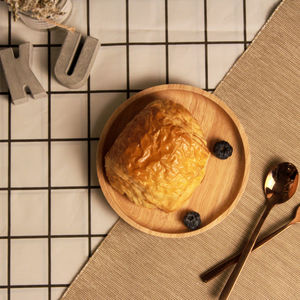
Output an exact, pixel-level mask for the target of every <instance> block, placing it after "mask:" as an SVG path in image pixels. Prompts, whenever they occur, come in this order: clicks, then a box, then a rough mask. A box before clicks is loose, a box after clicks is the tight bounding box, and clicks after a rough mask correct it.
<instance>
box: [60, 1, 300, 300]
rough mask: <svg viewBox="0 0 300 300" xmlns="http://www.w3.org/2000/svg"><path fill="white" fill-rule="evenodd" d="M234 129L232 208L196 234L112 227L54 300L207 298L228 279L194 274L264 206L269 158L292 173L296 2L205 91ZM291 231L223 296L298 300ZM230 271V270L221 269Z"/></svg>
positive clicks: (297, 90) (280, 210)
mask: <svg viewBox="0 0 300 300" xmlns="http://www.w3.org/2000/svg"><path fill="white" fill-rule="evenodd" d="M215 94H216V95H217V96H218V97H220V98H221V99H222V100H223V101H225V102H226V103H227V105H228V106H229V107H230V108H231V109H232V110H233V111H234V112H235V113H236V115H237V116H238V118H239V119H240V121H241V123H242V124H243V125H244V127H245V130H246V133H247V135H248V138H249V144H250V147H251V160H252V161H251V171H250V178H249V182H248V185H247V187H246V191H245V193H244V195H243V197H242V198H241V200H240V202H239V204H238V206H237V208H236V209H235V210H234V212H233V213H232V214H231V215H230V216H229V217H227V218H226V219H225V220H224V221H223V222H221V223H220V224H219V225H217V226H215V227H214V228H213V229H211V230H209V231H207V232H205V233H203V234H200V235H198V236H196V237H191V238H184V239H165V238H157V237H154V236H150V235H147V234H144V233H142V232H139V231H137V230H136V229H134V228H132V227H130V226H129V225H127V224H126V223H125V222H123V221H122V220H119V221H118V222H117V223H116V225H115V226H114V228H113V229H112V230H111V232H110V233H109V235H108V236H107V238H106V239H105V240H104V241H103V242H102V244H101V245H100V247H99V248H98V249H97V250H96V252H95V253H94V255H93V256H92V258H91V259H90V260H89V262H88V263H87V264H86V266H85V267H84V268H83V269H82V271H81V272H80V273H79V275H78V276H77V277H76V278H75V280H74V281H73V283H72V284H71V286H70V287H69V289H68V290H67V291H66V293H65V295H64V296H63V298H62V299H64V300H71V299H74V300H75V299H76V300H78V299H84V300H88V299H122V300H125V299H130V300H132V299H134V300H137V299H189V300H192V299H195V300H196V299H197V300H198V299H204V300H206V299H215V298H217V297H218V295H219V293H220V291H221V289H222V287H223V286H224V284H225V282H226V280H227V278H228V275H229V272H228V271H227V272H224V274H222V275H220V276H219V277H218V278H216V279H215V280H212V281H211V282H209V283H206V284H205V283H203V282H202V281H201V280H200V279H199V274H201V273H202V272H203V271H205V270H206V269H207V268H209V267H211V266H212V265H214V264H215V263H217V262H218V261H220V260H222V259H223V258H225V257H227V256H228V255H231V254H233V253H234V252H235V251H236V250H238V249H239V248H240V247H241V245H242V243H243V241H244V240H245V239H246V238H247V234H249V231H251V230H252V229H253V226H254V224H255V223H256V221H257V218H258V216H259V215H260V213H261V211H262V207H263V204H264V197H263V189H262V186H263V180H264V177H265V173H266V170H267V169H268V168H269V166H270V165H271V164H273V163H274V162H277V161H290V162H292V163H294V164H296V165H297V164H298V167H299V166H300V164H299V162H300V149H299V141H300V134H299V133H300V130H299V116H300V114H299V112H300V107H299V104H300V1H299V0H286V1H283V2H282V3H281V4H280V5H279V7H278V8H277V10H276V11H275V13H274V14H273V15H272V17H271V18H270V19H269V21H268V22H267V24H266V25H265V26H264V28H263V29H262V30H261V32H260V33H259V34H258V35H257V37H256V38H255V41H254V42H253V43H252V44H251V46H250V47H249V48H248V49H247V51H246V52H245V53H244V54H243V55H242V57H241V58H240V59H239V60H238V61H237V62H236V64H235V65H234V67H233V68H232V69H231V70H230V72H229V73H228V74H227V75H226V77H225V78H224V80H223V81H222V82H221V83H220V85H219V86H218V88H217V89H216V91H215ZM298 203H300V201H299V192H298V193H297V194H296V195H295V196H294V198H293V199H292V200H290V202H288V203H285V204H282V205H279V206H277V207H275V208H274V210H273V211H272V212H271V215H270V216H269V218H268V220H267V223H266V225H265V226H264V227H263V232H264V233H267V232H269V231H270V230H273V229H274V228H275V227H277V226H280V225H281V224H283V223H284V222H285V221H286V220H287V219H288V218H289V217H290V216H291V213H292V211H293V210H294V208H295V206H296V205H297V204H298ZM299 234H300V225H299V226H298V225H295V226H292V227H291V228H289V229H288V230H287V231H285V232H284V233H282V234H281V235H279V236H277V237H276V238H275V239H273V240H272V241H270V242H269V243H268V244H266V245H265V246H264V247H263V248H262V249H259V250H258V251H257V252H256V253H253V254H252V255H251V256H250V258H249V260H248V262H247V264H246V266H245V268H244V269H243V272H242V274H241V276H240V278H239V280H238V282H237V284H236V286H235V288H234V290H233V292H232V294H231V299H251V300H255V299H257V300H263V299H268V300H271V299H272V300H275V299H278V300H279V299H280V300H282V299H288V300H291V299H300V291H299V289H300V267H299V264H300V242H299V241H300V240H299ZM229 271H231V269H230V270H229Z"/></svg>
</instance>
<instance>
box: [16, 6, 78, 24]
mask: <svg viewBox="0 0 300 300" xmlns="http://www.w3.org/2000/svg"><path fill="white" fill-rule="evenodd" d="M72 6H73V5H72V0H60V1H59V2H58V4H57V7H58V8H59V9H60V11H62V12H64V14H62V15H59V16H57V17H55V18H54V19H53V20H52V21H53V22H51V21H50V22H47V21H44V20H39V19H37V18H34V17H33V16H31V15H30V13H29V12H19V15H20V19H21V20H22V21H23V22H24V24H25V25H27V26H28V27H30V28H32V29H35V30H47V29H50V28H54V27H56V24H55V23H60V24H62V23H63V22H65V21H66V19H67V18H68V17H69V16H70V14H71V11H72Z"/></svg>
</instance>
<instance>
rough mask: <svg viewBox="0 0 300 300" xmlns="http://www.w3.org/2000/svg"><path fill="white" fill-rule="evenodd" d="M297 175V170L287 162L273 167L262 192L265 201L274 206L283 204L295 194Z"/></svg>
mask: <svg viewBox="0 0 300 300" xmlns="http://www.w3.org/2000/svg"><path fill="white" fill-rule="evenodd" d="M298 178H299V174H298V171H297V168H296V167H295V166H294V165H293V164H291V163H288V162H284V163H281V164H278V165H277V166H275V167H274V168H273V169H272V170H270V172H269V173H268V175H267V178H266V180H265V186H264V192H265V195H266V199H267V200H268V201H269V202H273V203H274V204H279V203H284V202H286V201H287V200H289V199H290V198H292V196H293V195H294V194H295V192H296V190H297V186H298Z"/></svg>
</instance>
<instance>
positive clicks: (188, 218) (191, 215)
mask: <svg viewBox="0 0 300 300" xmlns="http://www.w3.org/2000/svg"><path fill="white" fill-rule="evenodd" d="M183 223H184V225H185V226H186V227H187V228H188V229H189V230H196V229H198V228H200V227H201V219H200V215H199V214H198V213H197V212H196V211H189V212H188V213H187V214H186V215H185V216H184V218H183Z"/></svg>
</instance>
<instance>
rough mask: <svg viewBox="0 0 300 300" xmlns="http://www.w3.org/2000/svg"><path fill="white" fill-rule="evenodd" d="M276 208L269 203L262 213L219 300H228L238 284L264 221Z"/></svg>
mask: <svg viewBox="0 0 300 300" xmlns="http://www.w3.org/2000/svg"><path fill="white" fill-rule="evenodd" d="M273 206H274V204H273V203H272V202H267V205H266V207H265V209H264V212H263V213H262V215H261V217H260V219H259V221H258V223H257V225H256V227H255V229H254V231H253V232H252V234H251V236H250V238H249V240H248V242H247V244H246V246H245V247H244V249H243V250H242V253H241V255H240V257H239V260H238V262H237V264H236V266H235V268H234V269H233V271H232V273H231V275H230V277H229V279H228V281H227V282H226V285H225V287H224V288H223V290H222V293H221V295H220V297H219V300H226V299H228V297H229V295H230V293H231V291H232V289H233V287H234V285H235V283H236V280H237V279H238V277H239V275H240V273H241V271H242V269H243V267H244V265H245V262H246V260H247V258H248V256H249V254H250V252H251V250H252V248H253V246H254V244H255V242H256V240H257V237H258V234H259V232H260V230H261V227H262V225H263V223H264V221H265V220H266V217H267V216H268V214H269V212H270V211H271V209H272V207H273Z"/></svg>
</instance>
